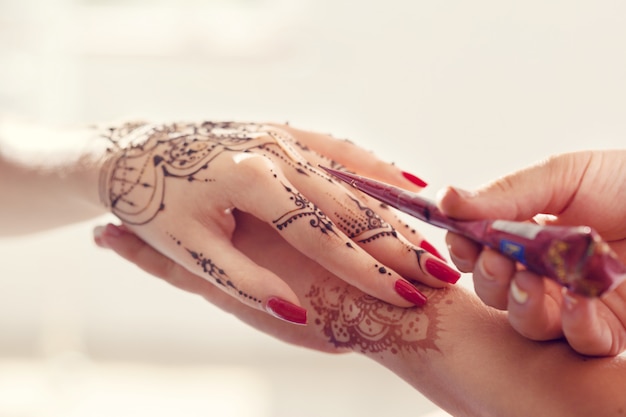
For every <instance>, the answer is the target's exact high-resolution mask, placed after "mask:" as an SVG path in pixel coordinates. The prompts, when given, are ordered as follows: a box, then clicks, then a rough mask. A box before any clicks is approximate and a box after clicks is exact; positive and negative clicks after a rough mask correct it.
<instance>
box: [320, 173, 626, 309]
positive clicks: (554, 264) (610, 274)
mask: <svg viewBox="0 0 626 417" xmlns="http://www.w3.org/2000/svg"><path fill="white" fill-rule="evenodd" d="M321 168H322V169H324V170H325V171H326V172H328V173H329V174H331V175H333V176H335V177H336V178H339V179H340V180H342V181H344V182H346V183H348V184H350V185H352V186H353V187H355V188H356V189H358V190H360V191H362V192H364V193H365V194H368V195H370V196H371V197H374V198H376V199H377V200H380V201H382V202H384V203H386V204H388V205H390V206H392V207H395V208H397V209H398V210H400V211H402V212H404V213H407V214H409V215H411V216H413V217H416V218H418V219H419V220H422V221H424V222H426V223H429V224H432V225H434V226H437V227H441V228H443V229H446V230H449V231H451V232H454V233H458V234H460V235H463V236H466V237H468V238H470V239H472V240H474V241H476V242H478V243H480V244H483V245H485V246H488V247H490V248H492V249H494V250H497V251H498V252H500V253H502V254H503V255H505V256H507V257H509V258H510V259H513V260H515V261H518V262H520V263H521V264H522V265H524V266H525V267H526V268H527V269H528V270H529V271H532V272H534V273H536V274H539V275H543V276H545V277H547V278H550V279H552V280H554V281H556V282H558V283H559V284H561V285H563V286H565V287H567V288H568V289H570V290H571V291H573V292H575V293H577V294H581V295H584V296H588V297H595V296H600V295H602V294H603V293H604V292H606V291H610V290H612V289H613V288H615V287H617V286H618V285H619V284H620V283H622V282H623V281H624V280H626V266H625V265H624V264H623V263H622V262H621V261H620V260H619V258H618V257H617V255H616V254H615V253H614V252H613V251H612V250H611V248H610V247H609V245H608V243H606V242H605V241H603V240H602V238H601V237H600V235H599V234H598V233H597V232H596V231H595V230H593V229H592V228H591V227H588V226H543V225H538V224H535V223H529V222H516V221H509V220H497V219H491V220H456V219H453V218H451V217H448V216H446V215H444V214H443V213H442V212H441V211H440V210H439V208H437V205H436V204H435V203H434V202H432V201H430V200H428V199H425V198H423V197H421V196H419V195H418V194H416V193H412V192H410V191H406V190H403V189H402V188H399V187H394V186H392V185H389V184H385V183H382V182H379V181H375V180H372V179H370V178H365V177H362V176H359V175H355V174H351V173H347V172H343V171H337V170H334V169H330V168H325V167H321Z"/></svg>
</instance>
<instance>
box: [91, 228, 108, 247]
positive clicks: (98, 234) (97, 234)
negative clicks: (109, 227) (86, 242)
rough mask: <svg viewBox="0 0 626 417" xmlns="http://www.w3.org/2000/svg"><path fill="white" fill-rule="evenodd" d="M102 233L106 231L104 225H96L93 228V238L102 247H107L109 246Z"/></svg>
mask: <svg viewBox="0 0 626 417" xmlns="http://www.w3.org/2000/svg"><path fill="white" fill-rule="evenodd" d="M102 233H104V226H96V227H95V228H94V229H93V240H94V242H96V245H98V246H100V247H101V248H107V247H108V246H107V245H106V244H105V243H104V241H103V240H102Z"/></svg>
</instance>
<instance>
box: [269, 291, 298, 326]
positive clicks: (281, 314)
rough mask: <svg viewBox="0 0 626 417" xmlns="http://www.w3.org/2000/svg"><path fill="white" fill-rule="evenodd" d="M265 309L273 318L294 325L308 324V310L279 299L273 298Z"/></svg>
mask: <svg viewBox="0 0 626 417" xmlns="http://www.w3.org/2000/svg"><path fill="white" fill-rule="evenodd" d="M265 309H266V310H267V312H268V313H270V314H271V315H272V316H274V317H276V318H279V319H281V320H285V321H288V322H290V323H294V324H306V309H304V308H302V307H300V306H297V305H295V304H293V303H290V302H289V301H286V300H283V299H282V298H278V297H271V298H269V299H268V300H267V302H266V303H265Z"/></svg>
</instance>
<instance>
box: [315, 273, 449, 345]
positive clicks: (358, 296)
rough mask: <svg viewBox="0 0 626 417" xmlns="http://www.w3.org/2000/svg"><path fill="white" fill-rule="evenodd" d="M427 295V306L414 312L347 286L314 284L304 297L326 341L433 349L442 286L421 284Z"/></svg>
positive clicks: (436, 338)
mask: <svg viewBox="0 0 626 417" xmlns="http://www.w3.org/2000/svg"><path fill="white" fill-rule="evenodd" d="M420 291H422V292H424V293H425V294H426V296H427V297H428V299H429V303H428V306H426V307H424V308H422V309H420V310H419V311H420V312H419V313H416V311H415V310H414V309H402V308H397V307H394V306H392V305H390V304H387V303H385V302H384V301H381V300H379V299H377V298H375V297H372V296H370V295H367V294H363V293H362V292H360V291H358V290H357V289H355V288H353V287H350V286H343V285H342V286H339V285H338V286H336V287H332V288H328V287H325V286H323V285H322V286H313V287H312V288H311V289H310V290H309V292H308V293H307V295H306V297H307V298H309V299H310V300H311V305H312V307H313V309H314V310H315V312H316V313H317V315H318V316H319V317H318V318H316V319H315V321H314V323H315V325H317V326H321V327H322V331H323V333H324V334H325V335H326V337H328V341H329V342H330V343H332V344H333V345H334V346H336V347H341V348H350V349H356V350H359V351H360V352H362V353H381V352H390V353H392V354H398V353H400V352H403V351H413V352H419V351H424V350H429V349H430V350H436V351H439V348H438V347H437V344H436V342H437V340H438V336H437V334H438V332H439V331H440V330H441V328H440V327H439V319H438V317H439V307H438V305H439V304H440V303H439V302H440V301H441V300H442V299H443V297H444V294H445V290H436V289H432V288H428V287H420Z"/></svg>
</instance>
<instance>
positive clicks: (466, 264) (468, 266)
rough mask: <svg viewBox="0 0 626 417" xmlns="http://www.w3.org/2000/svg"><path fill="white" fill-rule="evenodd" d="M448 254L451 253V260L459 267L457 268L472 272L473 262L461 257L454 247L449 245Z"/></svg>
mask: <svg viewBox="0 0 626 417" xmlns="http://www.w3.org/2000/svg"><path fill="white" fill-rule="evenodd" d="M448 253H450V259H452V262H453V263H454V264H455V265H456V266H457V268H459V269H460V270H462V271H464V272H468V271H471V270H472V266H473V265H472V261H470V260H469V259H465V258H463V257H461V256H459V255H458V254H457V253H456V252H455V251H454V247H453V246H452V245H448Z"/></svg>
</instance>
